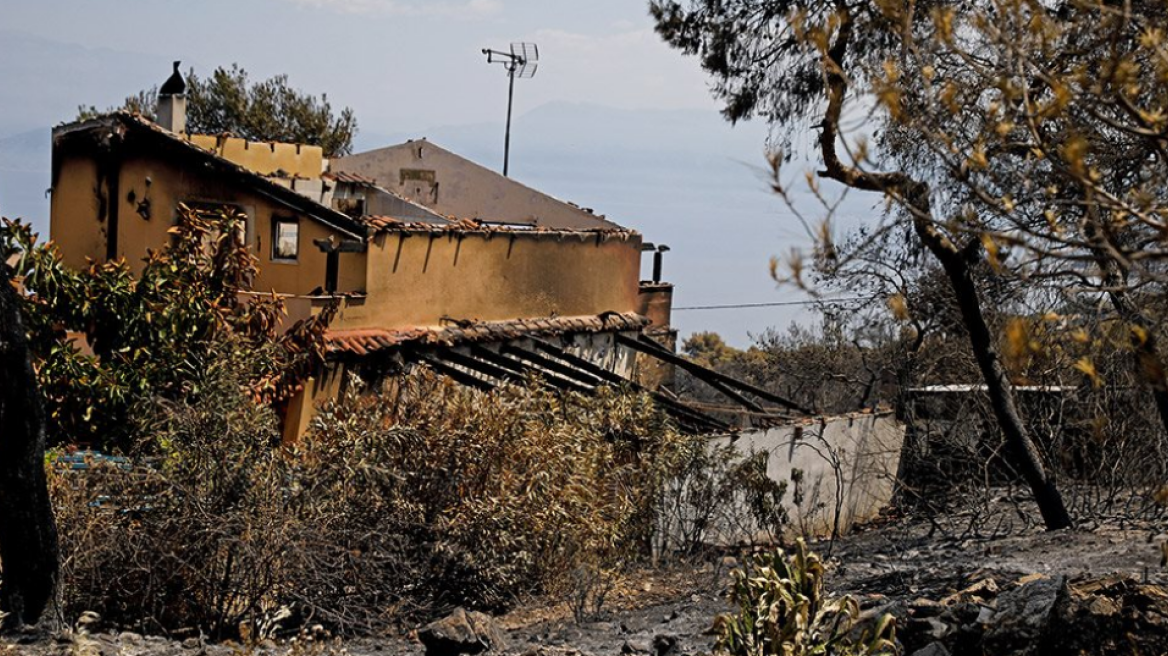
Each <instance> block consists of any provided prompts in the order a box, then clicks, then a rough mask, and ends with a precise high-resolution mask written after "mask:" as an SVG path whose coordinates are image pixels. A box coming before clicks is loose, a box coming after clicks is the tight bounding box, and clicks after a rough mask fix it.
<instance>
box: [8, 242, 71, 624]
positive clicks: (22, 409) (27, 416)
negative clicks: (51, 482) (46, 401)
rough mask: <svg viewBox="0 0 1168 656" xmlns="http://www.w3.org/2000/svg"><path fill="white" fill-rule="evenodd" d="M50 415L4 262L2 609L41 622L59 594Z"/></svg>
mask: <svg viewBox="0 0 1168 656" xmlns="http://www.w3.org/2000/svg"><path fill="white" fill-rule="evenodd" d="M44 458H45V413H44V407H43V406H42V404H41V398H40V393H39V392H38V390H37V384H36V376H35V374H34V373H33V369H32V361H31V359H30V356H29V351H28V337H27V335H26V334H25V328H24V321H23V320H22V319H21V315H20V298H19V297H18V296H17V292H16V290H15V289H14V288H13V287H12V284H11V282H10V274H9V271H8V267H7V265H5V264H4V263H3V262H2V261H0V566H2V567H3V579H2V580H0V609H3V611H4V612H6V613H8V618H7V623H8V624H9V625H15V626H20V625H23V624H36V623H37V621H38V620H39V619H40V617H41V614H42V613H43V612H44V611H45V609H46V608H47V607H48V605H49V603H50V601H52V599H53V597H54V594H55V592H56V584H57V525H56V522H55V521H54V519H53V509H52V506H51V505H50V503H49V492H48V487H47V481H46V479H45V463H44Z"/></svg>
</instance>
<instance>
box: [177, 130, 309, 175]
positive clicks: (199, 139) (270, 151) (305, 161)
mask: <svg viewBox="0 0 1168 656" xmlns="http://www.w3.org/2000/svg"><path fill="white" fill-rule="evenodd" d="M187 139H188V140H190V142H191V143H193V144H195V145H196V146H198V147H200V148H202V149H203V150H207V151H210V152H212V153H215V154H216V155H218V156H220V157H222V158H224V159H226V160H229V161H231V162H235V163H236V164H238V165H240V166H242V167H243V168H245V169H247V170H249V171H255V172H256V173H259V174H261V175H271V174H273V173H276V172H277V171H283V172H284V174H285V175H287V176H300V177H305V178H319V177H320V174H321V173H322V172H323V170H324V151H322V150H321V148H320V146H306V145H302V144H290V143H269V142H258V141H248V140H246V139H240V138H239V137H217V136H214V135H210V134H192V135H190V136H189V137H187Z"/></svg>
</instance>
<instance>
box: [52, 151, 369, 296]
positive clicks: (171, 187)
mask: <svg viewBox="0 0 1168 656" xmlns="http://www.w3.org/2000/svg"><path fill="white" fill-rule="evenodd" d="M57 167H58V171H59V173H58V175H57V176H56V181H55V184H54V188H53V196H52V207H51V223H50V226H51V227H50V233H51V236H52V238H53V239H54V240H56V241H57V243H58V244H59V245H60V247H61V252H62V255H63V257H64V260H65V263H66V264H67V265H69V266H73V267H77V268H80V267H84V266H85V265H86V259H85V258H86V257H89V258H92V259H95V260H104V259H105V256H106V235H105V230H106V227H107V226H108V223H109V219H108V214H109V213H108V211H107V212H106V216H101V211H100V210H101V207H102V201H101V199H100V198H99V195H100V196H106V197H108V196H109V190H108V188H107V187H106V186H103V185H100V184H99V177H98V167H97V166H96V165H95V164H94V162H93V160H92V159H90V158H86V157H84V156H75V157H65V158H64V159H63V160H61V161H58V162H57ZM118 180H119V185H118V198H117V199H115V202H117V203H118V204H119V205H118V241H117V244H118V254H119V255H120V256H123V257H125V258H126V259H127V260H128V261H129V262H130V263H131V266H132V267H133V268H134V270H135V271H138V270H141V267H142V258H143V257H145V255H146V252H147V249H156V250H157V249H160V248H162V247H164V246H165V245H166V244H167V243H169V241H170V235H169V233H168V232H167V231H168V230H169V229H170V228H172V227H173V226H174V225H175V222H176V218H177V207H178V203H179V202H188V203H190V202H204V203H228V204H232V205H235V206H237V207H239V208H240V209H241V210H242V211H244V212H245V213H246V214H247V215H248V230H247V237H248V244H249V245H250V246H251V248H252V250H253V252H254V253H255V254H256V255H257V256H258V257H259V260H260V262H259V267H260V273H259V275H258V276H257V278H256V281H255V285H254V288H255V289H256V290H257V291H270V290H275V291H277V292H280V293H285V294H307V293H308V292H310V291H311V290H313V289H315V288H317V287H322V286H323V285H324V281H325V258H326V256H325V254H324V253H322V252H320V250H319V249H318V248H317V247H316V246H315V245H314V244H313V240H315V239H326V238H328V236H329V235H330V234H332V231H331V230H330V229H329V228H328V227H326V226H325V225H323V224H321V223H319V222H317V221H314V220H312V219H310V218H308V217H306V216H304V215H300V214H297V213H296V212H293V211H291V210H289V209H287V208H285V207H283V206H282V205H280V204H278V203H276V202H274V201H271V200H269V199H267V198H266V197H264V196H261V195H259V194H257V193H255V192H252V191H249V190H248V188H247V187H246V185H244V184H241V183H231V182H230V181H225V180H223V179H221V178H218V177H214V176H212V175H210V174H207V173H204V172H202V171H198V170H197V169H192V168H180V167H178V166H176V165H174V164H173V163H171V162H168V161H165V160H161V159H152V158H148V157H138V158H134V159H129V160H127V161H124V162H123V163H122V164H121V167H120V175H119V177H118ZM131 198H133V200H130V199H131ZM143 200H148V201H149V207H150V209H149V214H150V217H149V218H144V217H143V216H142V215H141V214H140V213H139V204H140V203H141V202H142V201H143ZM276 216H279V217H297V218H299V222H300V246H299V259H298V261H297V262H296V263H287V262H278V261H273V260H272V245H271V239H272V220H273V217H276ZM364 260H365V255H364V254H361V253H342V254H341V255H340V275H339V280H338V291H342V292H353V291H362V290H363V289H364V286H365V261H364Z"/></svg>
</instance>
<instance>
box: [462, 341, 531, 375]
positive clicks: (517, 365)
mask: <svg viewBox="0 0 1168 656" xmlns="http://www.w3.org/2000/svg"><path fill="white" fill-rule="evenodd" d="M470 354H471V356H473V357H475V358H477V359H479V360H484V361H486V362H488V363H490V364H493V365H495V366H496V367H499V368H500V369H503V370H505V371H507V372H509V373H511V374H512V375H513V376H514V377H515V378H523V377H524V376H526V375H527V373H528V372H529V371H533V370H532V369H531V368H530V367H528V366H526V365H524V364H523V363H522V362H520V361H518V360H515V359H513V358H509V357H506V356H504V355H500V354H498V353H496V352H495V351H492V350H491V349H489V348H486V347H485V346H479V345H478V344H472V345H471V347H470Z"/></svg>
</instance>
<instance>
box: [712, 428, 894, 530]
mask: <svg viewBox="0 0 1168 656" xmlns="http://www.w3.org/2000/svg"><path fill="white" fill-rule="evenodd" d="M711 442H712V444H733V445H734V446H735V447H736V448H738V450H739V451H740V452H742V453H743V454H744V455H746V454H749V453H757V452H759V451H765V452H767V453H768V454H769V459H768V463H767V475H768V477H770V478H771V479H772V480H775V481H780V482H782V481H786V482H787V483H788V488H787V494H786V496H785V497H784V504H785V505H786V507H787V511H788V513H789V514H790V517H791V525H790V527H789V532H790V533H802V534H804V535H819V536H829V535H831V533H832V531H833V527H834V526H835V524H836V517H837V514H838V518H839V531H840V533H841V534H842V533H846V532H847V531H848V530H849V529H850V528H851V527H852V526H853V525H854V524H856V523H858V522H863V521H866V520H869V519H873V518H875V517H876V516H877V515H878V514H879V513H880V511H881V510H882V509H883V508H885V507H887V506H888V504H889V503H890V502H891V501H892V495H893V493H894V491H895V481H896V472H897V467H898V466H899V465H900V451H901V447H902V446H903V444H904V425H903V424H900V423H899V422H897V421H896V419H895V418H894V417H893V416H892V415H891V414H890V413H889V414H876V415H873V414H857V415H849V416H845V417H834V418H818V419H816V420H813V421H808V422H805V423H801V424H793V425H785V426H779V427H775V428H771V429H767V430H755V431H750V432H746V433H743V434H742V435H741V436H739V437H738V438H737V439H733V438H730V437H723V438H715V439H714V440H712V441H711ZM796 469H798V470H801V471H802V473H803V482H802V484H801V487H802V496H803V499H802V502H801V503H799V504H796V503H795V496H796V495H795V485H794V484H793V483H792V482H791V481H792V473H793V472H794V470H796ZM837 508H838V513H837ZM751 537H752V536H743V535H737V536H736V535H724V536H722V537H721V538H720V541H722V542H740V541H745V540H749V539H750V538H751Z"/></svg>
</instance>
